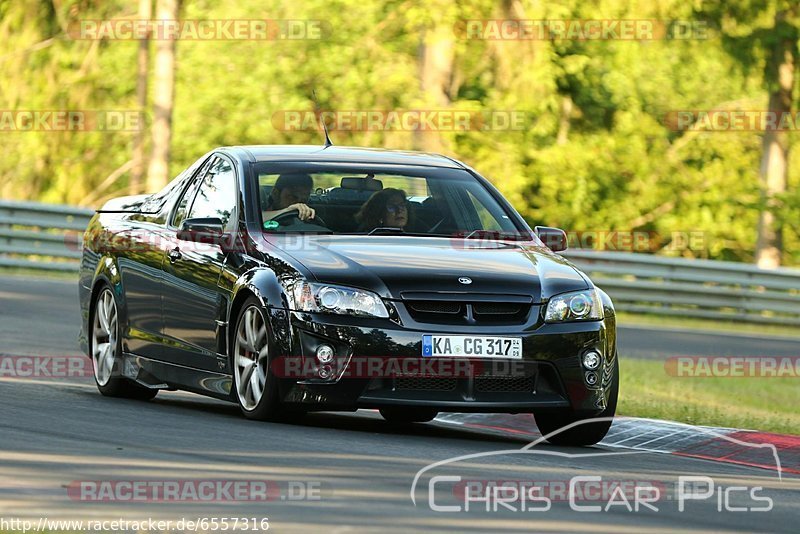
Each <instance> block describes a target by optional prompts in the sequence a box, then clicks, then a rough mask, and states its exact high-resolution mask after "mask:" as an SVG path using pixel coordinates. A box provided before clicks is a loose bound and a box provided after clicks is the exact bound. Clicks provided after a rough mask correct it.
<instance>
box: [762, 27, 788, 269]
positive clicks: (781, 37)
mask: <svg viewBox="0 0 800 534" xmlns="http://www.w3.org/2000/svg"><path fill="white" fill-rule="evenodd" d="M786 17H787V13H786V12H785V11H779V12H778V13H777V14H776V15H775V33H776V34H777V35H778V38H777V41H776V43H775V45H774V46H773V48H772V50H771V51H770V57H769V59H768V63H767V67H766V74H765V75H766V81H767V83H768V85H769V87H770V95H769V111H770V112H772V113H775V114H777V116H778V117H780V116H781V115H783V114H788V113H790V112H791V108H792V87H793V85H794V73H795V67H796V65H795V63H796V55H797V38H798V35H797V30H796V29H795V28H794V27H792V26H791V25H790V24H788V23H787V22H786ZM788 161H789V140H788V134H787V132H785V131H778V130H770V129H768V130H766V131H765V132H764V140H763V154H762V157H761V187H762V189H761V191H762V199H763V201H764V206H765V207H764V209H763V210H762V212H761V214H760V216H759V220H758V239H757V242H756V264H757V265H758V266H759V267H762V268H765V269H774V268H775V267H778V266H779V265H780V264H781V254H782V251H783V243H782V235H781V227H780V222H779V221H777V219H776V217H775V214H774V213H773V211H772V210H773V209H774V208H775V196H776V195H777V194H780V193H783V192H785V191H786V176H787V174H788Z"/></svg>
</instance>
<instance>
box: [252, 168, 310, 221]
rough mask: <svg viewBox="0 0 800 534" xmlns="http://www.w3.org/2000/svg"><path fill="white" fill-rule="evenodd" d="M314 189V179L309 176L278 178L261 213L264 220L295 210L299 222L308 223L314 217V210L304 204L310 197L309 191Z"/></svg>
mask: <svg viewBox="0 0 800 534" xmlns="http://www.w3.org/2000/svg"><path fill="white" fill-rule="evenodd" d="M312 187H314V179H313V178H311V175H309V174H304V173H289V174H281V175H280V176H278V181H277V182H275V185H274V186H273V187H272V191H271V192H270V195H269V198H268V199H267V205H266V206H265V208H266V209H265V210H264V212H263V216H264V220H265V221H268V220H270V219H274V218H275V217H277V216H279V215H282V214H284V213H288V212H290V211H293V210H297V212H298V217H299V218H300V220H301V221H310V220H311V219H313V218H314V217H316V211H314V208H311V207H309V206H308V205H307V204H306V203H307V202H308V197H309V196H311V189H312Z"/></svg>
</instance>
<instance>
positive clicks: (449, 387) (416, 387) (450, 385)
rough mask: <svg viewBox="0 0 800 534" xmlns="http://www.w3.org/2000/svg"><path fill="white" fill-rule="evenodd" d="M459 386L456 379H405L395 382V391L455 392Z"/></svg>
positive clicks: (398, 379)
mask: <svg viewBox="0 0 800 534" xmlns="http://www.w3.org/2000/svg"><path fill="white" fill-rule="evenodd" d="M457 385H458V380H457V379H455V378H429V377H405V378H397V379H396V380H395V389H398V390H405V391H453V390H454V389H456V386H457Z"/></svg>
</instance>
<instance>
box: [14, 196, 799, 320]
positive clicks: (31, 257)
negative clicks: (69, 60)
mask: <svg viewBox="0 0 800 534" xmlns="http://www.w3.org/2000/svg"><path fill="white" fill-rule="evenodd" d="M93 213H94V212H93V211H92V210H88V209H83V208H74V207H67V206H59V205H54V204H38V203H31V202H8V201H0V266H6V267H21V268H28V269H47V270H56V271H67V272H69V271H76V270H77V269H78V262H79V260H80V257H81V237H82V234H83V231H84V230H85V229H86V225H87V224H88V222H89V219H90V218H91V216H92V214H93ZM565 256H566V257H567V258H568V259H570V260H571V261H572V262H573V263H575V264H576V265H577V266H578V267H579V268H580V269H581V270H583V271H584V272H586V273H587V274H588V275H589V276H591V277H592V280H593V281H594V282H595V283H596V284H597V285H598V286H599V287H601V288H603V289H604V290H605V291H606V292H607V293H608V294H609V295H610V296H611V298H612V299H613V300H614V303H615V305H616V307H617V309H619V310H621V311H626V312H631V313H654V314H659V315H676V316H683V317H697V318H707V319H722V320H731V321H743V322H753V323H764V324H782V325H793V326H800V269H787V268H781V269H775V270H764V269H759V268H757V267H755V266H753V265H748V264H742V263H734V262H722V261H710V260H686V259H681V258H664V257H661V256H653V255H649V254H634V253H625V252H597V251H590V250H569V251H567V252H566V253H565Z"/></svg>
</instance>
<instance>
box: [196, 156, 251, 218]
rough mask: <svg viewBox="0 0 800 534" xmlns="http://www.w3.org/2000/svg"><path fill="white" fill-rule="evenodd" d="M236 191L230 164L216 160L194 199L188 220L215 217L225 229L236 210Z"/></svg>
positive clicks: (234, 178) (221, 159)
mask: <svg viewBox="0 0 800 534" xmlns="http://www.w3.org/2000/svg"><path fill="white" fill-rule="evenodd" d="M238 190H239V188H238V184H237V183H236V173H235V172H234V170H233V166H232V165H231V163H230V162H229V161H228V160H227V159H224V158H216V159H215V160H214V162H213V163H212V164H211V169H210V170H209V171H208V173H207V174H206V176H205V178H203V183H202V184H201V185H200V189H198V191H197V195H196V196H195V197H194V202H193V203H192V207H191V209H190V210H189V215H188V218H190V219H194V218H205V217H217V218H219V219H221V220H222V224H223V226H226V227H227V226H228V222H229V221H230V220H231V215H233V213H234V210H235V208H236V199H237V192H238Z"/></svg>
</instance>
